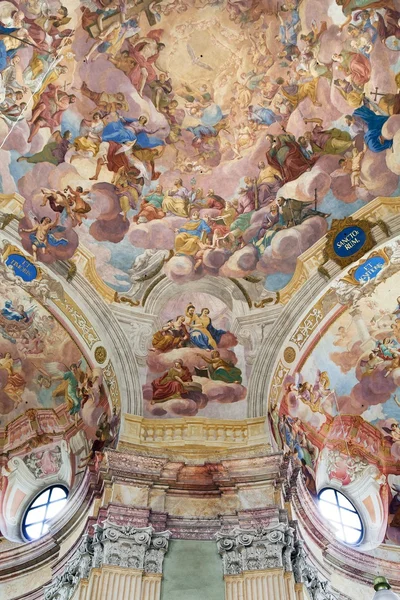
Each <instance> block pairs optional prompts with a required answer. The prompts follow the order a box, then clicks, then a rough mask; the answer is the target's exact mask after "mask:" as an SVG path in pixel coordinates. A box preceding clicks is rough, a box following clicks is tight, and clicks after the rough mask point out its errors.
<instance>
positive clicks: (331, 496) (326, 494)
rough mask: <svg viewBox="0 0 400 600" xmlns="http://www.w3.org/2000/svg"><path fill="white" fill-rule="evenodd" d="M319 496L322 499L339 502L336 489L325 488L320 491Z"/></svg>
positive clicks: (333, 502) (334, 502)
mask: <svg viewBox="0 0 400 600" xmlns="http://www.w3.org/2000/svg"><path fill="white" fill-rule="evenodd" d="M319 498H320V500H325V502H332V504H337V501H336V495H335V491H334V490H324V491H323V492H321V493H320V495H319Z"/></svg>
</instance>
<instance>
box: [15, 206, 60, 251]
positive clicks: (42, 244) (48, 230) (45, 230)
mask: <svg viewBox="0 0 400 600" xmlns="http://www.w3.org/2000/svg"><path fill="white" fill-rule="evenodd" d="M29 218H30V221H31V223H34V225H33V227H31V228H30V229H21V232H25V233H29V241H30V242H31V252H32V254H33V259H34V261H35V262H36V261H37V253H38V250H40V251H41V253H42V254H45V253H46V252H47V249H48V246H49V245H50V246H66V245H67V244H68V240H66V239H65V238H56V237H55V236H54V233H61V232H62V231H65V227H61V226H60V225H59V224H58V221H59V219H60V213H57V215H56V218H55V220H54V221H52V220H51V219H50V217H42V218H41V219H40V221H39V220H38V219H37V217H36V215H35V214H33V213H32V212H30V213H29Z"/></svg>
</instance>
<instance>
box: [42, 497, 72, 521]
mask: <svg viewBox="0 0 400 600" xmlns="http://www.w3.org/2000/svg"><path fill="white" fill-rule="evenodd" d="M66 502H67V500H66V499H65V500H58V502H51V503H50V504H49V506H48V508H47V513H46V520H47V519H52V518H53V517H55V516H56V515H57V514H58V513H59V512H60V510H62V509H63V508H64V506H65V504H66Z"/></svg>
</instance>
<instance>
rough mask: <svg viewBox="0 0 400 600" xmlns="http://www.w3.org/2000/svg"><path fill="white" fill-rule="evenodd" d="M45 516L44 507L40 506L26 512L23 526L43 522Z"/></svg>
mask: <svg viewBox="0 0 400 600" xmlns="http://www.w3.org/2000/svg"><path fill="white" fill-rule="evenodd" d="M45 514H46V506H40V507H39V508H32V509H31V510H28V513H27V515H26V519H25V524H26V525H30V524H31V523H38V522H39V521H43V519H44V517H45Z"/></svg>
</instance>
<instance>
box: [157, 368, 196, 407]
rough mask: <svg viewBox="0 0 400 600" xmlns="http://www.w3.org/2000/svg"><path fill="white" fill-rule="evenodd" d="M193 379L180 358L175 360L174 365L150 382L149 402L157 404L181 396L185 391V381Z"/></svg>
mask: <svg viewBox="0 0 400 600" xmlns="http://www.w3.org/2000/svg"><path fill="white" fill-rule="evenodd" d="M190 381H193V379H192V375H191V373H190V371H189V369H188V368H187V367H185V365H184V364H183V361H182V360H176V361H175V362H174V366H173V367H172V368H171V369H169V371H167V373H165V374H164V375H162V376H161V377H159V378H158V379H155V380H154V381H152V383H151V387H152V388H153V399H152V400H151V404H158V403H159V402H165V401H166V400H172V399H173V398H181V397H182V394H185V392H187V389H186V388H185V382H190Z"/></svg>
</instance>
